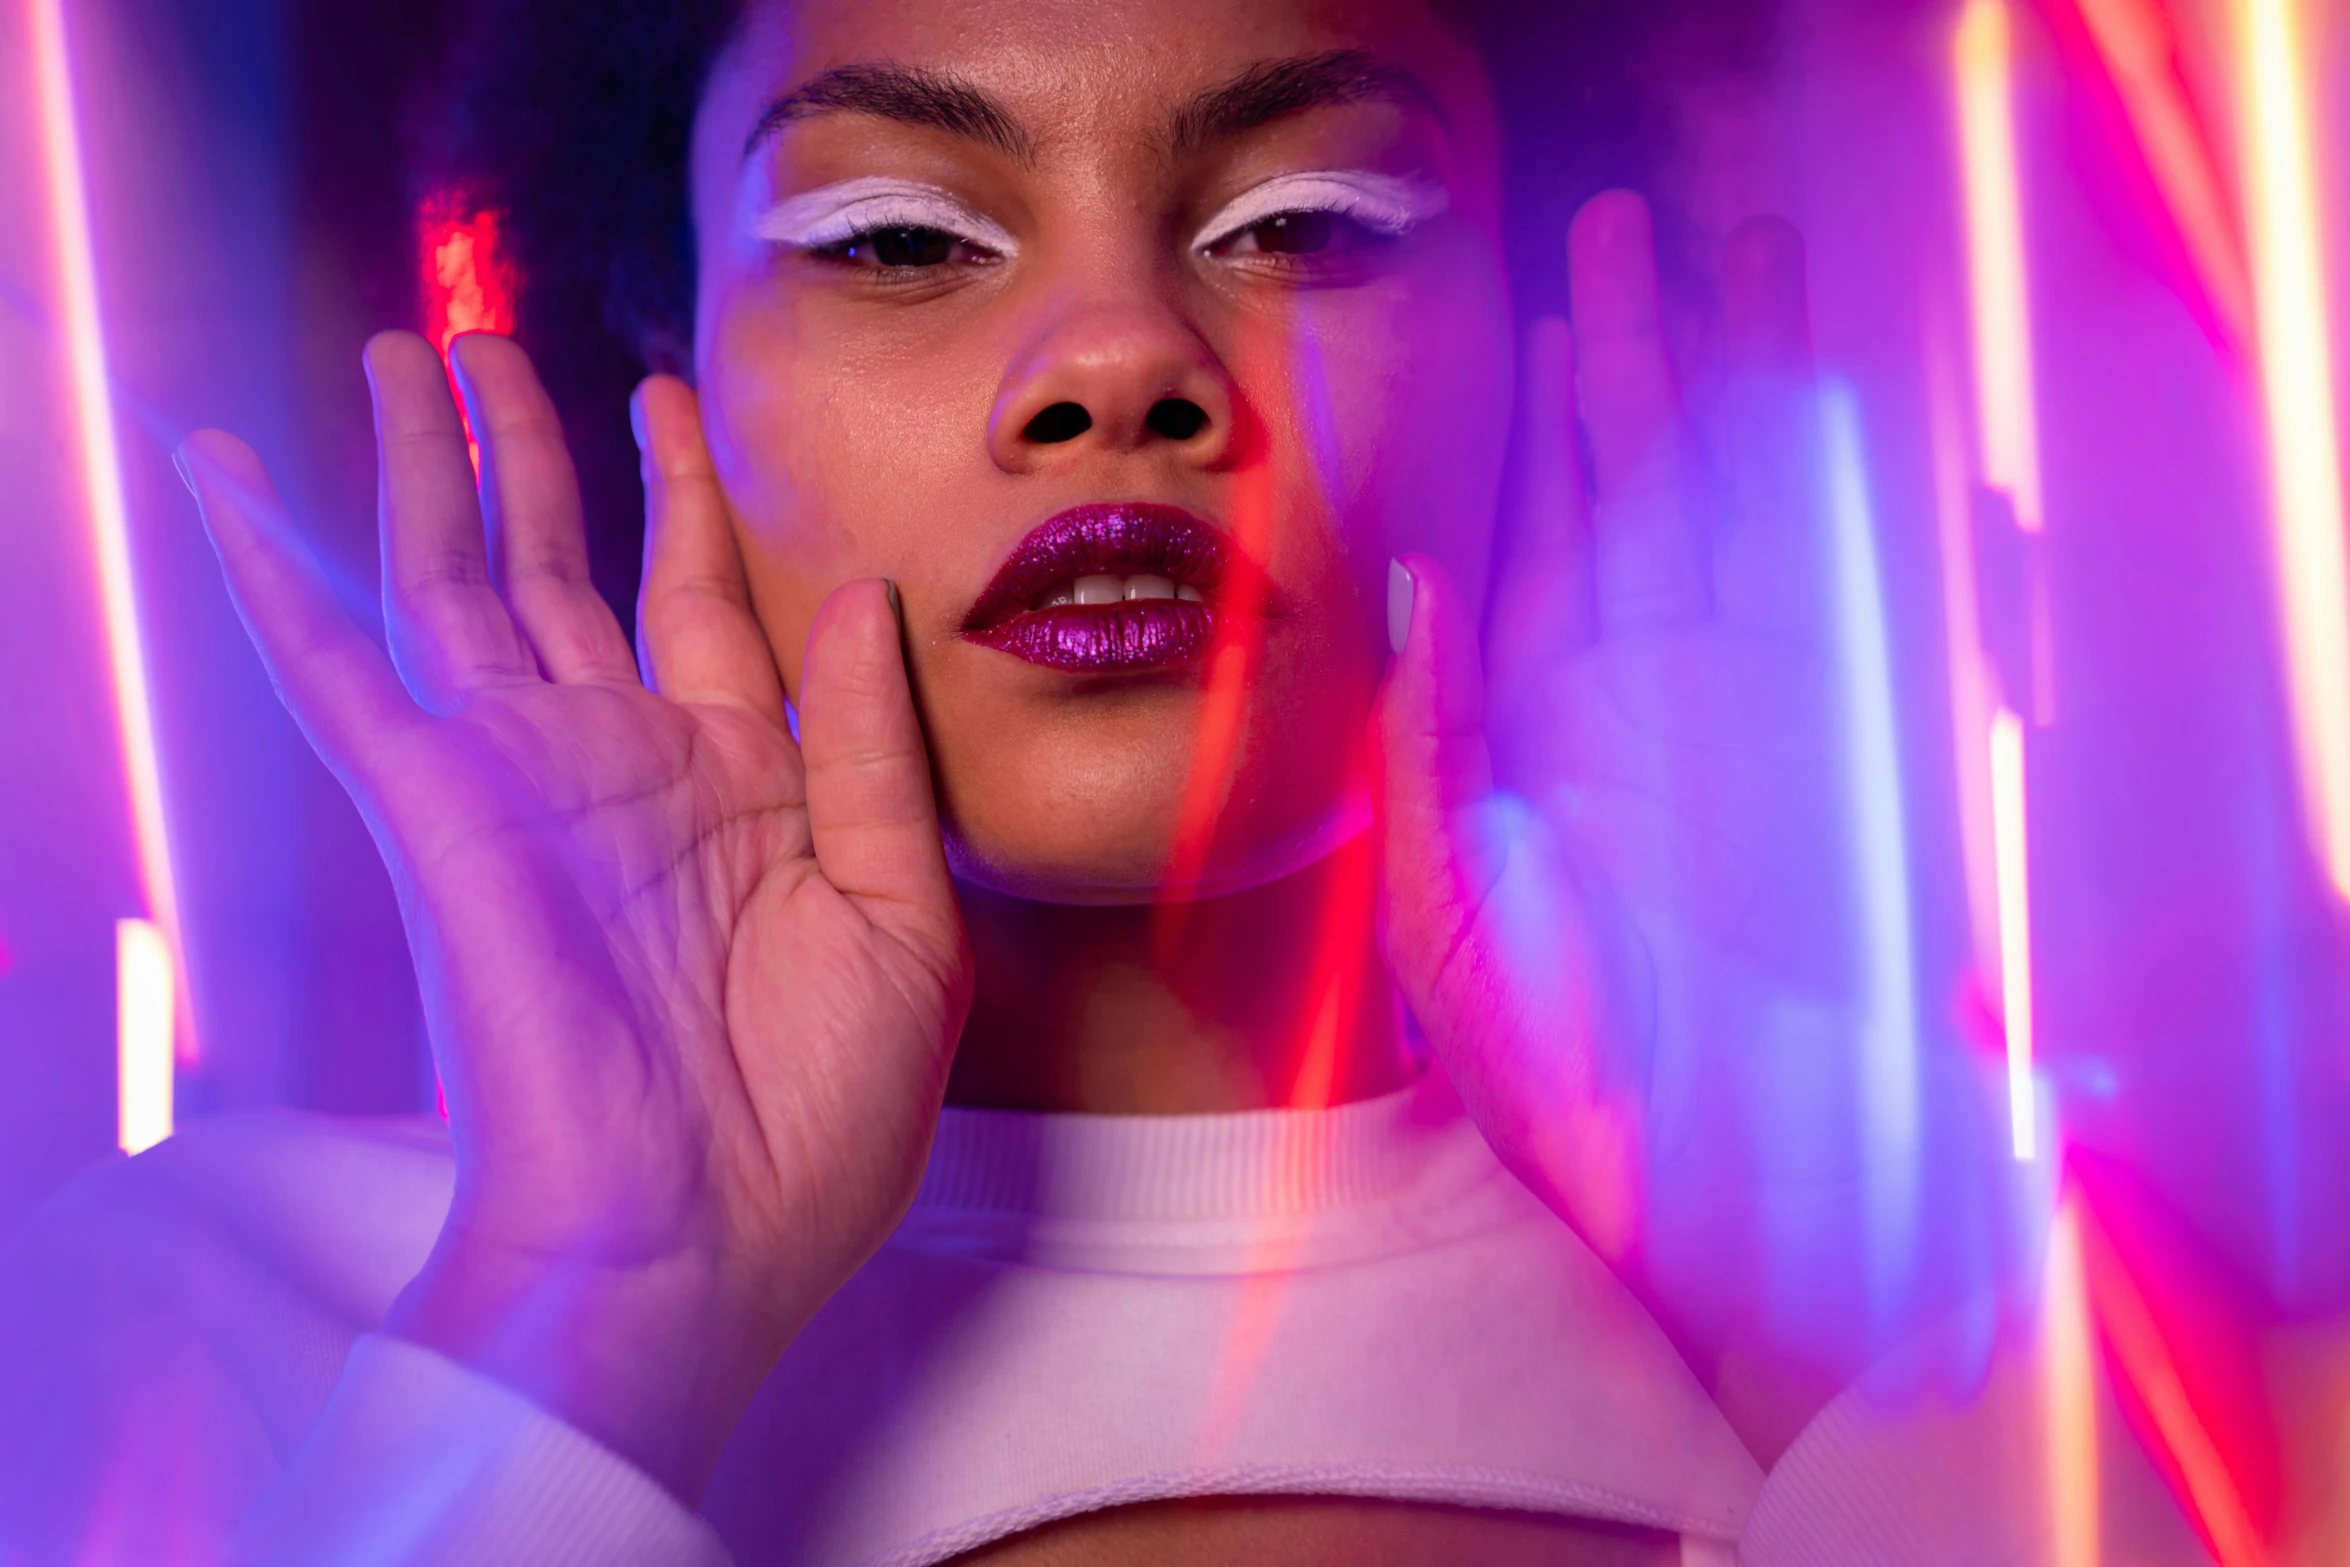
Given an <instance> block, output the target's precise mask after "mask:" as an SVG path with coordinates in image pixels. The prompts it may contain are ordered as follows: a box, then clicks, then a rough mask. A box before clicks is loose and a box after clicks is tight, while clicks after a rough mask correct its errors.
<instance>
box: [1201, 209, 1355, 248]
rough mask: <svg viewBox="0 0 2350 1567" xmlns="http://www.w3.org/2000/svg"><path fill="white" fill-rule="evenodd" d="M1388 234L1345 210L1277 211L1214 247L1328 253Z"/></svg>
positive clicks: (1353, 246)
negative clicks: (1357, 219)
mask: <svg viewBox="0 0 2350 1567" xmlns="http://www.w3.org/2000/svg"><path fill="white" fill-rule="evenodd" d="M1386 237H1387V236H1386V235H1383V234H1379V233H1375V232H1374V231H1372V230H1371V229H1369V228H1367V227H1365V226H1364V225H1363V224H1361V223H1358V222H1356V221H1355V220H1354V219H1353V218H1350V217H1348V216H1347V215H1346V214H1345V213H1343V212H1328V211H1305V212H1277V213H1275V214H1273V216H1271V217H1269V218H1265V219H1262V220H1260V221H1258V222H1255V223H1252V224H1250V225H1249V226H1248V227H1247V228H1244V229H1242V230H1240V231H1239V232H1238V233H1235V234H1233V235H1232V236H1231V237H1230V238H1228V239H1226V240H1224V241H1222V242H1221V243H1219V244H1218V245H1216V246H1215V247H1214V249H1215V250H1216V251H1217V252H1219V253H1221V254H1225V255H1261V256H1327V255H1336V254H1341V253H1344V252H1347V251H1352V250H1360V249H1362V248H1364V247H1365V246H1368V245H1376V244H1378V243H1379V242H1380V241H1381V240H1383V239H1385V238H1386Z"/></svg>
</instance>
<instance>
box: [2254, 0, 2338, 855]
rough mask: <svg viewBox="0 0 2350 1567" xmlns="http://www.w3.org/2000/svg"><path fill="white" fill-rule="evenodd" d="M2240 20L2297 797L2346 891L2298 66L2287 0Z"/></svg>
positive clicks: (2310, 172) (2332, 509) (2314, 256)
mask: <svg viewBox="0 0 2350 1567" xmlns="http://www.w3.org/2000/svg"><path fill="white" fill-rule="evenodd" d="M2236 18H2237V21H2238V24H2239V26H2240V30H2241V36H2240V39H2239V52H2240V65H2241V69H2242V73H2243V74H2242V79H2241V81H2240V82H2239V84H2238V93H2239V112H2240V113H2241V114H2242V116H2243V118H2244V129H2243V137H2242V140H2243V144H2244V157H2245V175H2244V187H2245V193H2246V200H2245V205H2246V209H2247V217H2248V225H2247V226H2248V228H2249V231H2250V239H2251V247H2250V248H2251V254H2252V276H2253V301H2254V306H2255V310H2256V313H2257V316H2258V319H2259V328H2260V334H2259V335H2260V374H2261V389H2262V393H2263V396H2264V398H2265V400H2266V402H2267V407H2268V447H2269V466H2270V474H2271V481H2272V484H2273V486H2274V493H2275V502H2274V504H2275V507H2276V533H2277V549H2276V567H2277V596H2278V599H2279V601H2280V603H2281V606H2282V619H2283V622H2284V640H2285V651H2286V667H2287V670H2288V673H2289V677H2290V688H2291V695H2292V706H2293V718H2294V728H2295V731H2296V739H2297V741H2298V749H2299V760H2300V766H2301V794H2302V806H2303V809H2304V811H2305V812H2306V814H2307V818H2308V831H2309V835H2310V838H2311V842H2312V845H2313V847H2314V849H2315V852H2316V854H2317V857H2318V861H2319V863H2320V864H2321V865H2323V866H2324V867H2325V869H2326V872H2327V875H2328V878H2329V879H2330V880H2331V881H2332V883H2333V885H2334V888H2335V890H2336V891H2337V892H2338V893H2340V894H2341V896H2343V897H2344V898H2350V564H2346V562H2345V558H2344V545H2343V537H2342V530H2343V507H2342V455H2341V448H2340V444H2339V430H2340V426H2339V424H2338V423H2337V422H2336V408H2335V401H2334V383H2333V371H2332V366H2331V365H2330V364H2329V363H2328V362H2327V356H2328V354H2329V353H2330V352H2331V351H2332V345H2333V336H2332V333H2331V330H2330V326H2329V323H2328V320H2327V311H2326V294H2325V267H2324V261H2323V258H2322V256H2321V254H2320V247H2319V242H2318V234H2319V231H2320V223H2319V218H2318V198H2317V184H2316V176H2315V169H2314V162H2315V157H2314V152H2313V148H2312V133H2311V129H2310V117H2309V112H2308V105H2307V103H2306V101H2305V93H2304V87H2303V83H2304V80H2305V62H2304V56H2303V52H2302V47H2301V41H2300V39H2299V37H2298V36H2297V35H2296V33H2295V29H2294V15H2293V8H2292V5H2291V3H2290V0H2237V3H2236Z"/></svg>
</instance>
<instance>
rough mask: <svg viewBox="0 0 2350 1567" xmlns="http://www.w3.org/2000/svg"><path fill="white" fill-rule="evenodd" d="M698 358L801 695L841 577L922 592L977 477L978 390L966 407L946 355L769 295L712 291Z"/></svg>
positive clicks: (750, 558) (781, 648) (750, 550)
mask: <svg viewBox="0 0 2350 1567" xmlns="http://www.w3.org/2000/svg"><path fill="white" fill-rule="evenodd" d="M700 358H701V366H702V369H701V375H700V383H701V399H702V418H703V425H704V429H705V431H706V433H707V435H708V437H709V442H710V452H711V459H712V462H713V463H714V465H715V466H716V469H717V472H718V477H719V481H720V483H721V484H722V485H723V486H724V489H725V492H726V497H727V501H728V503H729V505H730V506H731V507H732V508H733V511H734V515H735V520H736V522H737V524H738V525H739V527H740V529H741V530H742V535H743V539H744V543H745V555H746V561H745V564H746V567H747V569H748V571H749V573H750V576H751V579H752V588H753V592H754V594H755V596H756V597H757V598H758V601H759V608H760V612H761V614H762V616H763V617H764V618H766V619H767V621H768V624H769V625H771V626H773V627H774V628H775V630H776V637H777V644H778V646H777V651H778V652H779V653H781V654H784V656H785V657H786V658H787V660H788V661H789V662H790V663H791V664H792V665H793V666H795V667H794V668H792V669H787V671H786V674H787V678H792V679H793V683H794V685H795V686H796V683H797V682H796V664H797V649H798V647H799V642H800V640H801V639H803V638H804V637H805V635H806V631H807V626H808V623H809V622H810V621H811V620H812V619H813V618H814V614H815V610H816V607H817V606H818V605H819V604H821V603H822V602H823V600H824V597H825V595H826V594H828V593H830V592H831V591H832V590H833V589H834V588H835V587H837V586H839V585H840V584H841V583H843V582H847V581H851V580H854V579H857V578H861V577H871V576H885V577H889V578H891V579H893V580H895V581H897V582H899V583H900V584H901V586H902V587H903V588H904V589H905V591H907V592H908V594H909V595H910V596H915V595H919V596H920V597H921V598H923V599H925V600H927V599H928V598H930V597H931V594H929V593H927V592H925V591H924V589H926V588H927V587H929V586H930V584H929V582H928V581H927V579H928V578H931V577H934V576H936V575H937V574H938V572H939V571H940V569H941V567H942V566H943V565H947V564H950V563H949V562H947V561H946V560H945V559H944V558H943V556H944V555H951V554H952V553H953V546H954V543H955V539H954V537H953V535H954V533H955V530H954V528H953V527H952V518H951V514H952V513H953V512H954V511H955V509H956V507H955V502H956V497H957V496H959V495H961V494H963V493H965V492H966V491H968V490H969V489H970V488H971V486H972V484H973V481H974V480H975V479H980V480H983V479H984V475H979V474H976V473H975V471H974V470H975V467H976V465H977V464H978V463H980V462H983V461H984V459H985V444H984V439H983V437H984V432H985V411H984V410H985V405H986V397H985V388H984V386H983V385H982V387H981V390H980V392H979V394H978V407H979V411H978V412H976V413H975V412H974V411H973V406H972V404H973V396H972V395H971V394H970V392H969V386H970V384H972V377H970V376H967V375H957V374H956V373H955V372H954V367H953V366H952V365H951V364H949V363H947V362H946V357H945V356H942V355H940V354H938V353H936V352H932V353H930V354H927V355H917V354H910V353H902V352H897V351H895V350H894V349H893V348H892V347H891V346H890V345H887V344H882V345H874V344H872V343H871V342H869V341H863V340H860V339H859V337H858V336H857V335H856V334H854V333H851V332H848V331H845V330H843V324H842V323H841V322H839V321H837V320H834V319H832V313H831V312H828V311H826V310H824V309H822V308H819V307H815V306H811V305H809V304H806V303H804V302H798V301H793V300H791V299H790V298H788V297H787V296H781V295H780V294H779V292H777V291H770V290H764V289H753V288H743V289H741V290H739V291H738V292H737V293H736V294H735V295H734V296H733V297H723V296H722V297H721V299H720V300H719V301H718V302H717V304H716V306H715V308H712V309H711V310H710V311H709V312H708V313H707V314H706V316H705V318H704V322H703V338H702V351H701V355H700Z"/></svg>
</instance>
